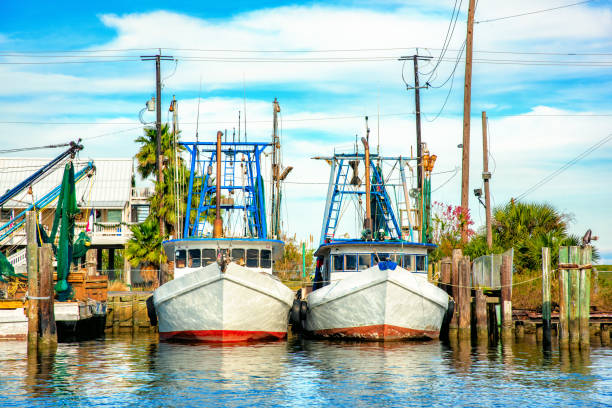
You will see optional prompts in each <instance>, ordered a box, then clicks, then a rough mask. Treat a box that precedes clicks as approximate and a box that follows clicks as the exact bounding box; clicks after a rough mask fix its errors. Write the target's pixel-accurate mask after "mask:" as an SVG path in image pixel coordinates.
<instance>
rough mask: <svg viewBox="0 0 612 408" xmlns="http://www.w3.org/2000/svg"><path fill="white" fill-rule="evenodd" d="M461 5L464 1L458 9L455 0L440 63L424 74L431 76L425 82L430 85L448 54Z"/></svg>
mask: <svg viewBox="0 0 612 408" xmlns="http://www.w3.org/2000/svg"><path fill="white" fill-rule="evenodd" d="M461 4H463V0H461V1H460V2H459V7H457V0H455V5H454V6H453V12H452V14H451V19H450V21H449V23H448V29H447V30H446V36H445V37H444V42H443V43H442V51H441V52H440V57H439V58H438V62H437V63H436V65H435V66H434V67H433V69H432V70H431V71H429V72H428V73H426V74H424V75H429V78H427V80H426V81H425V82H426V83H428V82H429V81H430V80H431V78H432V77H433V75H434V73H435V72H436V69H437V68H438V67H439V66H440V62H442V58H443V57H444V55H445V54H446V51H448V46H449V45H450V42H451V39H452V38H453V34H454V33H455V27H456V26H457V20H458V19H459V12H460V11H461ZM455 11H456V14H455ZM453 19H454V22H453ZM451 26H452V29H451ZM449 34H450V35H449Z"/></svg>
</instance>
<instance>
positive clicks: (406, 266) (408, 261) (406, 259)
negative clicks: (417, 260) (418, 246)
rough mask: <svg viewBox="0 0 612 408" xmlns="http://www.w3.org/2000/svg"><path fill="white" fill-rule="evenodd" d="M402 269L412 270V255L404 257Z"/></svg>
mask: <svg viewBox="0 0 612 408" xmlns="http://www.w3.org/2000/svg"><path fill="white" fill-rule="evenodd" d="M403 266H404V269H407V270H409V271H413V270H414V260H413V259H412V255H404V265H403Z"/></svg>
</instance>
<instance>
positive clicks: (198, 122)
mask: <svg viewBox="0 0 612 408" xmlns="http://www.w3.org/2000/svg"><path fill="white" fill-rule="evenodd" d="M201 97H202V74H201V73H200V90H199V92H198V116H197V118H196V142H197V141H198V130H199V129H200V98H201Z"/></svg>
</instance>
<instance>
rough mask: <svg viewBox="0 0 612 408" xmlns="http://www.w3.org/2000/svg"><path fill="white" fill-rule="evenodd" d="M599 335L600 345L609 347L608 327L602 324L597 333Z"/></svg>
mask: <svg viewBox="0 0 612 408" xmlns="http://www.w3.org/2000/svg"><path fill="white" fill-rule="evenodd" d="M599 335H600V336H601V345H602V346H609V345H610V327H609V326H608V325H605V324H602V325H601V330H600V331H599Z"/></svg>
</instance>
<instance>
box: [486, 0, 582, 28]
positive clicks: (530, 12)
mask: <svg viewBox="0 0 612 408" xmlns="http://www.w3.org/2000/svg"><path fill="white" fill-rule="evenodd" d="M592 1H593V0H586V1H579V2H578V3H572V4H566V5H564V6H558V7H551V8H547V9H543V10H536V11H529V12H526V13H521V14H514V15H511V16H504V17H497V18H490V19H487V20H479V21H474V24H480V23H490V22H493V21H499V20H506V19H509V18H515V17H522V16H529V15H532V14H539V13H544V12H547V11H554V10H559V9H563V8H567V7H572V6H577V5H579V4H585V3H590V2H592Z"/></svg>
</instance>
